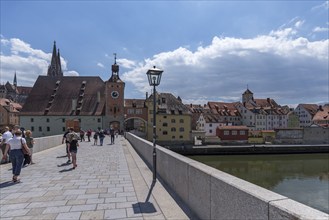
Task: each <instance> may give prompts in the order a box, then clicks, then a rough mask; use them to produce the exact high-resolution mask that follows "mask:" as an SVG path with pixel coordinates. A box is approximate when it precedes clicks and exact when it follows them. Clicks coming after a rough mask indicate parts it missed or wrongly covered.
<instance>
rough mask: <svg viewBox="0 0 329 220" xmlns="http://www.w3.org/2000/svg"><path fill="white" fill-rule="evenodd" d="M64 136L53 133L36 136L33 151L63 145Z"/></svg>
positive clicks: (0, 156) (0, 153) (0, 155)
mask: <svg viewBox="0 0 329 220" xmlns="http://www.w3.org/2000/svg"><path fill="white" fill-rule="evenodd" d="M62 138H63V135H53V136H47V137H39V138H34V141H35V144H34V146H33V153H37V152H40V151H43V150H47V149H50V148H52V147H56V146H59V145H61V144H62ZM63 152H65V151H63ZM1 158H2V152H1V151H0V159H1Z"/></svg>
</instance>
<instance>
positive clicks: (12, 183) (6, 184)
mask: <svg viewBox="0 0 329 220" xmlns="http://www.w3.org/2000/svg"><path fill="white" fill-rule="evenodd" d="M18 183H20V182H16V183H14V182H13V181H7V182H4V183H0V189H1V188H6V187H9V186H12V185H16V184H18Z"/></svg>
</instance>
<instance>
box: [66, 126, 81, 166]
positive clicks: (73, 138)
mask: <svg viewBox="0 0 329 220" xmlns="http://www.w3.org/2000/svg"><path fill="white" fill-rule="evenodd" d="M68 136H69V144H68V145H69V152H70V154H71V156H72V165H73V167H72V168H73V169H75V168H76V167H77V166H78V165H77V152H78V147H79V141H78V139H79V138H78V135H77V134H76V133H75V132H74V130H73V128H70V133H69V134H68Z"/></svg>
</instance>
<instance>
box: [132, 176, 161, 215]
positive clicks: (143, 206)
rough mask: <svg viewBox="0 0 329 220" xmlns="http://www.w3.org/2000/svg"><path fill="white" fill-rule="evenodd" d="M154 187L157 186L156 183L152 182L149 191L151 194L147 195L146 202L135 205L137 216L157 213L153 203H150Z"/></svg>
mask: <svg viewBox="0 0 329 220" xmlns="http://www.w3.org/2000/svg"><path fill="white" fill-rule="evenodd" d="M154 185H155V182H152V185H151V188H150V190H149V193H148V194H147V197H146V200H145V202H138V203H135V204H133V210H134V213H135V214H139V213H155V212H157V210H156V208H155V207H154V205H153V204H152V203H151V202H149V200H150V197H151V194H152V191H153V188H154Z"/></svg>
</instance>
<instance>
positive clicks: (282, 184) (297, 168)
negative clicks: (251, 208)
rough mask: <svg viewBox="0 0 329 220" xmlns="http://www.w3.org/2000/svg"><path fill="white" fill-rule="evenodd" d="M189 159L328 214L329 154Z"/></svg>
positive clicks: (223, 156)
mask: <svg viewBox="0 0 329 220" xmlns="http://www.w3.org/2000/svg"><path fill="white" fill-rule="evenodd" d="M190 158H192V159H194V160H197V161H199V162H202V163H204V164H207V165H209V166H211V167H214V168H216V169H218V170H221V171H224V172H226V173H229V174H231V175H234V176H236V177H239V178H241V179H244V180H246V181H248V182H251V183H254V184H256V185H258V186H261V187H264V188H266V189H269V190H271V191H273V192H276V193H279V194H281V195H284V196H286V197H289V198H291V199H293V200H295V201H298V202H300V203H303V204H305V205H308V206H310V207H313V208H315V209H318V210H320V211H323V212H326V213H329V154H280V155H212V156H190Z"/></svg>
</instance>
